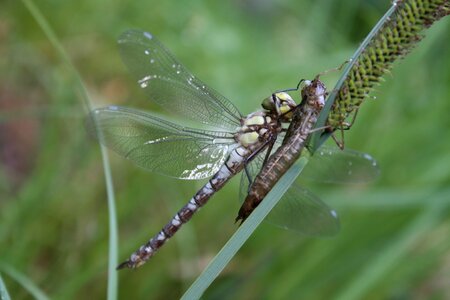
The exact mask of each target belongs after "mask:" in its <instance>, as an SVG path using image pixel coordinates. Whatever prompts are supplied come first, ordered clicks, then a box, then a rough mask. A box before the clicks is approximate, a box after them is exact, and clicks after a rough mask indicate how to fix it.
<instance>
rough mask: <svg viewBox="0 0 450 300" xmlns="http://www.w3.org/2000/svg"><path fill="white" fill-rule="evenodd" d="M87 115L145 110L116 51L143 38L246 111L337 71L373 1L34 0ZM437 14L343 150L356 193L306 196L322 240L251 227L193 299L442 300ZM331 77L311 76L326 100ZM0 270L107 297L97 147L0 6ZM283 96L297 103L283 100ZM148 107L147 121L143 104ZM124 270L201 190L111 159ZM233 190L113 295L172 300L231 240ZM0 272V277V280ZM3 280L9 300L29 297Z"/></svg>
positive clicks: (442, 143)
mask: <svg viewBox="0 0 450 300" xmlns="http://www.w3.org/2000/svg"><path fill="white" fill-rule="evenodd" d="M36 5H37V6H38V7H39V9H40V10H41V11H42V13H43V14H44V16H45V18H46V19H47V21H48V22H49V24H50V25H51V26H52V28H53V30H55V32H56V34H57V36H58V38H59V39H60V41H61V42H62V44H63V46H64V49H65V50H66V51H67V53H68V55H69V57H70V59H71V60H72V62H73V64H74V65H75V67H76V69H77V70H78V71H79V73H80V74H81V77H82V78H83V80H84V81H85V83H86V87H87V89H88V91H89V93H90V96H91V97H92V100H93V101H94V102H95V105H97V106H101V105H106V104H111V103H115V104H120V105H128V106H134V107H144V106H145V104H148V102H147V101H146V99H145V96H144V95H143V94H142V93H141V91H140V90H139V88H138V87H137V85H136V84H134V82H133V80H132V78H131V76H130V75H129V74H128V73H127V71H126V69H125V67H124V66H123V65H122V63H121V61H120V58H119V55H118V51H117V47H116V39H117V37H118V36H119V34H120V33H121V32H123V31H125V30H126V29H129V28H141V29H145V30H147V31H150V32H152V33H153V34H154V35H155V36H157V37H158V38H159V39H160V40H161V41H162V42H163V43H164V44H165V45H166V46H167V48H169V49H170V50H171V51H172V52H173V53H174V54H175V56H176V57H178V58H179V60H180V61H181V62H182V63H184V64H185V65H186V66H187V67H188V69H190V70H191V71H192V72H193V73H194V74H196V75H197V76H198V77H199V78H203V79H204V81H205V82H206V83H208V84H209V85H210V86H211V87H213V88H215V89H217V90H218V91H220V92H221V93H222V94H223V95H225V96H226V97H228V98H229V99H231V100H232V101H233V102H234V103H235V104H236V105H237V106H238V107H239V108H240V109H241V111H242V112H244V113H248V112H250V111H252V110H255V109H256V108H259V103H260V101H261V100H262V99H263V98H264V97H266V96H267V95H268V94H270V93H271V92H272V91H274V90H277V89H282V88H288V87H293V86H295V85H296V84H297V82H298V80H299V79H301V78H311V77H313V76H314V75H315V74H317V73H319V72H321V71H324V70H326V69H331V68H334V67H337V66H339V65H341V64H342V62H343V61H345V60H346V59H348V58H349V57H350V56H351V54H352V53H353V52H354V51H355V50H356V48H357V47H358V44H359V43H360V42H361V41H362V40H363V38H364V37H365V35H366V34H367V33H368V32H369V31H370V29H371V28H372V26H374V25H375V23H376V22H377V21H378V19H379V18H380V17H381V16H382V15H383V14H384V12H385V11H386V10H387V9H388V7H389V1H388V0H385V1H374V0H359V1H354V0H341V1H337V0H335V1H333V0H322V1H313V0H309V1H292V0H282V1H269V0H264V1H256V0H248V1H236V0H234V1H221V2H219V1H217V2H215V3H212V2H208V1H189V2H188V1H185V2H181V1H128V2H123V1H111V0H97V1H86V0H81V1H70V2H68V1H55V0H52V1H38V2H36ZM449 36H450V18H447V19H444V20H441V21H440V22H438V23H437V24H435V25H434V26H433V27H432V28H431V29H430V30H428V31H427V36H426V38H425V39H424V40H423V41H422V42H421V43H420V44H419V45H418V47H417V48H416V49H415V50H414V51H413V53H412V54H411V55H409V56H408V57H407V58H406V59H404V60H402V61H401V62H400V63H398V64H397V65H396V66H395V68H394V70H393V72H392V74H391V75H390V76H387V77H386V82H385V83H383V84H382V86H381V87H379V88H378V90H377V91H376V92H375V93H374V94H373V95H374V96H376V97H377V99H376V100H372V99H369V100H368V101H367V102H366V103H364V105H363V108H362V109H361V110H360V114H359V116H358V119H357V121H356V123H355V125H354V127H353V128H352V130H350V131H349V132H347V134H346V146H348V147H350V148H353V149H357V150H359V151H363V152H367V153H370V154H371V155H373V156H374V157H375V158H377V160H378V162H379V164H380V166H381V170H382V173H381V176H380V178H379V179H378V180H377V181H376V182H375V183H373V184H369V185H367V186H357V187H355V186H350V187H348V186H346V187H342V186H324V185H316V186H314V187H312V188H311V189H312V190H313V191H314V192H315V193H317V194H319V195H320V196H321V198H322V199H324V200H325V202H327V203H328V204H329V205H330V206H332V207H334V208H336V209H337V210H338V212H339V214H340V217H341V222H342V228H341V232H340V234H339V235H338V236H336V237H335V238H329V239H318V238H309V237H302V236H298V235H296V234H293V233H292V232H288V231H283V230H280V229H278V228H276V227H273V226H270V225H263V226H261V227H260V228H259V229H258V230H257V231H256V232H255V234H254V235H253V237H252V238H251V239H250V240H249V241H248V242H247V243H246V244H245V246H244V247H243V248H242V249H241V251H240V252H239V253H238V254H237V255H236V257H235V258H234V259H233V260H232V261H231V263H230V265H229V266H228V267H227V268H226V269H225V271H224V272H223V273H222V275H221V276H220V277H219V278H218V279H217V280H216V281H215V282H214V283H213V285H212V286H211V287H210V288H209V289H208V291H207V292H206V294H205V295H204V298H205V299H299V298H303V299H330V298H340V299H359V298H365V299H380V298H389V299H425V298H427V299H429V298H433V299H444V298H447V299H448V298H450V285H448V282H449V280H450V222H449V221H450V218H449V217H448V213H449V209H448V207H449V204H450V131H449V128H450V117H449V112H450V43H449V41H448V37H449ZM338 75H339V74H338V73H331V74H329V75H327V76H326V78H324V79H325V81H326V82H327V83H328V86H329V88H332V86H333V85H334V82H335V81H336V79H337V78H338ZM0 76H1V77H0V266H3V269H4V268H5V266H6V267H7V268H13V269H14V270H16V271H17V272H20V273H22V274H24V275H25V276H26V277H27V278H28V279H29V280H30V281H31V282H33V283H34V284H36V285H37V286H38V287H39V288H41V289H42V290H43V291H44V292H45V293H46V294H47V295H49V296H50V297H52V298H58V299H73V298H79V299H80V298H90V299H101V298H105V295H106V285H107V259H108V214H107V202H106V192H105V180H104V175H103V168H102V161H101V156H100V151H99V147H98V145H97V144H96V143H95V142H94V141H92V140H91V139H90V138H89V137H88V135H87V134H86V132H85V129H84V116H85V115H86V113H87V111H86V109H85V107H84V106H83V105H82V101H81V97H80V94H79V93H78V90H77V89H76V88H75V84H74V74H73V73H72V72H71V71H70V70H69V69H68V68H67V67H66V65H65V64H64V63H63V62H62V61H61V60H60V58H59V56H58V54H57V51H56V50H55V49H54V48H53V47H52V46H51V44H50V43H49V41H48V39H47V38H46V37H45V35H44V33H43V32H42V30H41V29H40V27H39V26H38V25H37V23H36V21H35V20H34V19H33V18H32V16H31V14H30V13H29V11H28V10H27V9H26V7H25V6H24V5H23V3H22V2H20V1H13V0H10V1H6V2H5V1H3V2H2V3H1V9H0ZM296 100H298V99H296ZM148 108H150V109H153V110H157V108H155V107H152V106H149V107H148ZM111 167H112V172H113V177H114V189H115V192H116V198H117V199H116V200H117V201H116V204H117V211H118V222H119V234H120V244H119V257H120V260H123V259H125V258H127V257H128V256H129V254H130V253H131V252H132V251H134V250H135V249H136V248H137V247H138V246H139V245H141V244H142V243H143V242H145V241H146V240H147V239H148V238H149V237H151V236H152V235H153V234H154V233H156V232H157V231H158V230H159V229H160V228H161V226H162V225H163V224H165V222H166V221H167V220H168V219H169V217H171V216H172V215H173V214H174V213H175V211H176V210H177V209H178V208H180V207H181V206H182V205H183V204H184V203H185V202H186V201H187V200H188V199H189V198H190V197H191V196H192V195H193V194H194V193H195V192H196V190H197V189H198V188H199V187H200V186H201V185H202V183H203V182H194V181H190V182H188V181H180V180H174V179H170V178H165V177H161V176H158V175H154V174H151V173H148V172H145V171H143V170H141V169H139V168H136V167H135V166H133V165H132V164H131V163H129V162H128V161H126V160H124V159H122V158H121V157H118V156H116V155H115V154H111ZM238 186H239V180H237V179H234V180H233V181H232V182H231V183H230V184H229V185H227V186H226V187H225V188H224V190H222V191H221V192H220V193H218V194H217V195H216V196H215V197H214V198H213V199H212V200H211V202H210V203H209V204H208V205H207V206H206V208H204V209H203V210H202V211H201V212H200V213H199V214H198V215H196V216H195V217H194V218H193V220H192V221H191V222H190V223H189V224H188V225H187V226H185V227H183V230H181V231H180V233H178V234H177V236H176V237H175V238H174V239H172V240H171V242H170V243H168V244H167V245H166V246H165V247H164V248H163V249H162V251H161V252H160V253H158V254H157V255H156V257H155V258H154V259H152V260H151V261H150V262H149V263H147V264H146V265H145V266H144V267H142V268H140V269H138V270H136V271H129V270H125V271H121V272H120V273H119V296H120V297H121V298H125V297H126V298H128V299H174V298H178V297H180V296H181V295H182V294H183V292H184V291H185V290H186V288H187V287H189V285H190V284H191V283H192V282H193V280H195V278H196V277H197V276H198V275H199V274H200V272H201V270H203V268H204V267H205V265H206V264H207V263H208V262H209V261H210V259H211V258H212V257H213V256H214V255H215V254H216V253H217V252H218V251H219V250H220V249H221V247H222V246H223V244H224V243H225V242H226V241H227V240H228V238H229V237H230V236H231V235H232V233H233V232H234V231H235V230H236V225H235V224H234V223H233V222H234V218H235V216H236V213H237V209H238V208H239V203H238V201H237V191H238ZM1 270H2V269H0V271H1ZM2 277H3V279H4V281H5V284H6V286H7V288H8V291H9V293H10V294H11V296H12V297H13V299H27V298H29V297H30V295H29V294H28V293H27V292H26V291H25V290H24V288H23V287H22V286H21V285H20V284H19V283H17V282H16V281H15V280H13V279H12V278H11V277H10V276H8V275H5V273H2Z"/></svg>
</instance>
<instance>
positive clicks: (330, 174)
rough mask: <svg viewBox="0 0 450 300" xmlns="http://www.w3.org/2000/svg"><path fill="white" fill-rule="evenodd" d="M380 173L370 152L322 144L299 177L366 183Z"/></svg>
mask: <svg viewBox="0 0 450 300" xmlns="http://www.w3.org/2000/svg"><path fill="white" fill-rule="evenodd" d="M379 175H380V168H379V166H378V163H377V161H376V160H375V159H374V158H373V157H372V156H370V155H369V154H366V153H362V152H358V151H355V150H350V149H345V150H341V149H338V148H336V147H329V146H322V147H321V148H319V149H318V150H317V151H316V152H315V153H314V155H313V156H312V157H310V158H309V162H308V164H307V165H306V167H305V169H304V170H303V172H302V174H301V175H300V176H299V179H300V180H302V181H304V180H314V181H318V182H326V183H365V182H370V181H372V180H374V179H376V178H377V177H378V176H379Z"/></svg>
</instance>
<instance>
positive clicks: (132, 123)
mask: <svg viewBox="0 0 450 300" xmlns="http://www.w3.org/2000/svg"><path fill="white" fill-rule="evenodd" d="M118 44H119V49H120V53H121V56H122V59H123V61H124V63H125V65H127V66H128V68H129V70H130V72H131V73H132V74H133V75H134V76H135V77H136V79H137V82H138V84H139V86H140V87H141V88H142V89H143V90H144V92H145V93H146V95H147V96H148V98H149V99H150V100H151V101H153V102H154V103H156V104H158V105H160V106H161V107H162V108H164V109H166V110H167V111H168V112H170V113H175V114H178V115H179V116H182V117H184V118H186V119H190V120H193V121H197V122H199V123H201V124H202V125H203V126H205V127H207V128H208V129H197V128H192V127H186V126H180V125H178V124H175V123H172V122H169V121H167V120H164V119H161V118H158V117H156V116H155V115H153V114H150V113H148V112H144V111H141V110H136V109H132V108H126V107H120V106H108V107H104V108H98V109H95V110H93V111H92V112H91V114H90V116H91V118H90V122H88V123H89V124H90V125H89V126H88V128H89V130H90V131H91V132H92V133H93V134H94V135H95V136H96V137H97V138H98V139H99V141H100V142H101V143H102V144H104V145H105V146H107V147H109V148H110V149H112V150H113V151H115V152H117V153H118V154H119V155H122V156H124V157H125V158H127V159H129V160H131V161H132V162H134V163H135V164H136V165H138V166H140V167H143V168H144V169H147V170H150V171H153V172H157V173H160V174H164V175H167V176H171V177H176V178H180V179H189V180H190V179H196V180H198V179H204V178H208V177H210V179H209V180H208V182H207V183H206V184H205V185H204V186H203V187H202V188H201V189H200V190H199V191H198V192H197V193H196V194H195V195H194V196H193V197H192V198H191V199H190V200H189V202H188V203H187V204H186V205H185V206H183V207H182V208H181V209H180V210H179V211H178V212H177V213H176V214H175V216H174V217H173V218H172V219H171V220H170V222H168V223H167V224H166V225H165V226H164V227H163V228H162V230H161V231H160V232H159V233H157V234H156V235H155V236H154V237H153V238H151V239H150V240H149V241H148V242H147V243H146V244H145V245H143V246H141V247H140V248H139V249H138V250H137V251H136V252H134V253H133V254H132V255H131V256H130V258H129V259H128V260H127V261H125V262H124V263H122V264H120V265H119V266H118V269H121V268H136V267H139V266H140V265H142V264H144V263H145V262H146V261H147V260H148V259H149V258H150V257H152V256H153V255H154V254H155V253H156V251H157V250H158V249H159V248H160V247H161V246H162V245H163V244H164V243H165V242H166V241H167V240H168V239H169V238H171V237H172V236H173V235H174V234H175V233H176V232H177V231H178V230H179V229H180V227H181V226H182V225H183V224H184V223H186V222H187V221H188V220H189V219H190V218H191V217H192V215H193V214H194V213H195V212H196V211H198V210H199V209H200V208H201V207H202V206H203V205H205V204H206V202H207V201H208V200H209V199H210V197H211V196H212V195H213V194H214V193H215V192H216V191H218V190H219V189H220V188H221V187H223V186H224V185H225V183H226V182H227V181H228V180H229V179H230V178H231V177H233V176H234V175H236V174H237V173H238V172H240V171H242V170H243V169H245V170H246V172H242V173H243V174H242V176H243V177H244V178H245V180H241V182H250V181H252V177H251V174H255V173H257V170H255V166H256V167H257V168H260V167H261V165H263V164H264V161H265V160H267V158H268V157H269V154H270V153H271V150H272V149H274V148H276V147H277V146H279V144H280V142H279V140H280V139H281V138H280V136H283V135H284V132H285V129H284V128H285V127H286V126H283V124H285V123H288V122H289V121H290V119H291V116H292V113H291V111H292V110H293V109H294V108H295V107H296V104H295V102H294V101H293V99H292V98H291V97H290V96H289V94H288V93H285V92H275V93H274V94H272V95H270V96H269V97H267V98H266V99H264V101H263V102H262V107H263V109H262V110H260V111H256V112H253V113H251V114H249V115H247V116H243V115H242V114H241V113H240V112H239V110H238V109H237V108H236V107H235V106H234V105H233V104H232V103H231V102H230V101H229V100H227V99H226V98H225V97H223V96H222V95H220V94H219V93H217V92H216V91H215V90H213V89H211V88H210V87H208V86H206V85H205V84H204V83H203V82H202V81H200V80H199V79H198V78H196V77H195V76H194V75H192V73H190V72H189V71H188V70H187V69H186V68H185V67H184V66H183V65H181V64H180V63H179V62H178V61H177V60H176V59H175V58H174V57H173V56H172V54H170V53H169V51H168V50H167V49H166V48H165V47H164V46H163V45H162V44H161V43H160V42H159V41H158V40H157V39H156V38H155V37H153V36H152V35H151V34H150V33H147V32H144V31H139V30H130V31H127V32H125V33H124V34H122V35H121V37H120V38H119V40H118ZM315 157H316V158H317V159H316V160H317V161H318V163H317V164H315V163H311V166H314V165H316V166H319V169H320V168H321V167H320V166H321V164H320V162H319V161H320V160H325V161H326V160H336V161H341V160H344V161H346V162H347V161H353V163H352V165H353V167H351V166H350V165H346V167H344V168H342V169H339V170H335V171H337V172H338V173H339V174H340V175H342V174H343V173H344V174H346V175H345V176H347V180H345V181H354V180H353V179H355V176H348V170H349V169H353V168H360V167H362V169H365V168H367V167H369V168H370V167H371V166H372V165H373V163H374V160H373V159H372V158H371V157H368V156H364V155H362V154H359V153H351V152H348V151H347V152H345V151H344V152H341V151H337V150H327V151H325V152H324V155H322V156H315ZM254 161H256V163H253V164H252V162H254ZM325 164H326V162H325ZM322 166H323V164H322ZM310 173H311V177H313V176H314V171H313V170H311V172H310ZM356 173H357V172H354V174H356ZM318 174H320V172H319V173H318ZM339 174H338V175H339ZM328 175H330V174H328V173H327V174H326V176H325V177H329V176H328ZM337 177H339V176H337ZM341 177H342V176H341ZM320 179H321V180H323V179H324V178H320ZM325 180H326V179H325ZM247 186H248V184H247ZM244 188H245V187H244ZM294 188H295V189H298V191H304V190H303V189H302V190H300V187H298V186H295V187H294ZM245 192H246V191H245ZM245 192H241V195H245ZM282 203H284V204H281V205H279V206H278V207H277V209H278V208H279V209H280V210H283V206H284V205H287V206H291V205H293V204H295V205H296V206H295V207H296V208H298V210H299V211H298V212H294V211H288V212H287V213H288V214H296V213H299V214H297V216H302V218H301V219H302V220H299V223H298V224H297V225H298V226H293V225H292V224H284V223H283V220H279V222H278V224H279V225H280V226H283V227H291V228H293V229H295V230H298V231H300V232H304V233H309V234H319V235H320V234H323V235H329V234H333V233H335V232H336V231H337V228H338V227H339V223H338V219H337V215H336V213H335V211H334V210H332V209H330V208H329V207H328V206H326V205H325V204H324V203H323V202H321V201H320V200H319V199H318V198H317V197H315V196H314V195H312V194H310V193H306V192H300V193H298V194H296V196H295V197H291V198H289V199H287V201H282ZM308 220H310V221H314V222H311V223H310V224H306V222H307V221H308ZM299 224H300V225H301V226H300V225H299ZM302 224H303V225H302ZM318 224H319V225H320V226H317V225H318Z"/></svg>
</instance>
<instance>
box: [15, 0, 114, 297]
mask: <svg viewBox="0 0 450 300" xmlns="http://www.w3.org/2000/svg"><path fill="white" fill-rule="evenodd" d="M22 2H23V4H24V5H25V7H26V8H27V9H28V11H29V12H30V13H31V15H32V16H33V18H34V19H35V20H36V22H37V23H38V24H39V26H40V28H41V29H42V31H43V32H44V34H45V35H46V36H47V38H48V40H49V41H50V43H51V44H52V46H53V47H54V48H55V49H56V51H57V53H58V55H59V56H60V59H61V60H62V61H63V62H64V64H65V65H66V67H67V68H68V69H69V70H70V73H71V74H72V76H73V78H74V79H75V81H76V85H75V87H76V88H77V90H78V92H79V93H80V95H81V99H82V101H83V104H84V107H85V110H86V111H90V110H91V108H92V101H91V98H90V97H89V93H88V91H87V89H86V87H85V86H86V85H85V84H84V82H83V79H82V78H81V76H80V74H79V73H78V71H77V69H76V68H75V67H74V65H73V64H72V62H71V60H70V58H69V56H68V55H67V53H66V51H65V50H64V47H63V46H62V44H61V43H60V42H59V39H58V37H57V36H56V34H55V33H54V31H53V30H52V28H51V26H50V24H48V22H47V20H46V19H45V17H44V16H43V15H42V13H41V12H40V10H39V8H38V7H37V6H35V5H34V2H33V1H31V0H22ZM101 154H102V162H103V170H104V173H105V182H106V191H107V198H108V199H107V203H108V215H109V224H108V226H109V250H108V254H109V255H108V288H107V293H108V296H107V298H108V299H110V300H113V299H117V290H118V277H117V272H116V266H117V264H118V254H117V249H118V234H117V219H116V215H117V214H116V207H115V196H114V185H113V181H112V174H111V170H110V167H109V157H108V153H107V151H106V149H105V148H104V147H103V146H101Z"/></svg>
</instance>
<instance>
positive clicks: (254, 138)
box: [235, 111, 281, 148]
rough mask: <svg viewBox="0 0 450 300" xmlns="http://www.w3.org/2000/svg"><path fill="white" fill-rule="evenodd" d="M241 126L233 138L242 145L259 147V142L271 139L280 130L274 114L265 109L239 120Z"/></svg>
mask: <svg viewBox="0 0 450 300" xmlns="http://www.w3.org/2000/svg"><path fill="white" fill-rule="evenodd" d="M241 124H242V126H241V127H240V128H239V130H238V132H237V133H236V135H235V139H236V141H237V142H238V143H240V144H241V145H242V146H244V147H246V148H249V147H251V146H255V147H257V148H259V147H260V146H259V145H261V143H263V142H264V141H268V140H270V139H272V137H274V136H276V134H278V132H279V131H280V130H281V125H280V123H279V121H278V118H277V117H276V115H273V114H271V113H270V112H266V111H257V112H254V113H251V114H249V115H248V116H247V117H245V118H244V119H242V120H241Z"/></svg>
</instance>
